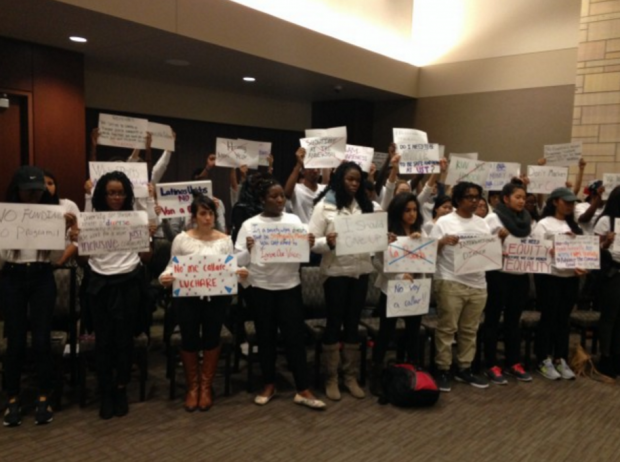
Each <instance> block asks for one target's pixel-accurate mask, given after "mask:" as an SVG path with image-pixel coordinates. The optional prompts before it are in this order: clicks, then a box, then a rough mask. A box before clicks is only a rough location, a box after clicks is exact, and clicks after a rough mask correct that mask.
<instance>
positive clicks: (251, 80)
mask: <svg viewBox="0 0 620 462" xmlns="http://www.w3.org/2000/svg"><path fill="white" fill-rule="evenodd" d="M243 80H245V81H246V82H256V79H255V78H254V77H244V78H243Z"/></svg>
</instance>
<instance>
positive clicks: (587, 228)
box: [574, 202, 605, 235]
mask: <svg viewBox="0 0 620 462" xmlns="http://www.w3.org/2000/svg"><path fill="white" fill-rule="evenodd" d="M589 208H590V204H589V203H588V202H580V203H579V204H575V212H574V215H575V221H576V222H577V224H578V225H579V226H580V227H581V229H583V234H589V235H592V234H594V223H596V219H597V218H598V217H599V216H600V214H601V213H603V209H604V208H605V207H604V206H603V207H599V208H598V209H596V211H595V212H594V215H592V219H591V220H590V221H589V222H587V223H581V222H580V221H579V217H580V216H581V215H583V214H584V213H586V210H588V209H589Z"/></svg>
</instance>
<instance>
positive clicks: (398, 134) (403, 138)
mask: <svg viewBox="0 0 620 462" xmlns="http://www.w3.org/2000/svg"><path fill="white" fill-rule="evenodd" d="M392 135H393V136H394V143H396V144H397V145H398V143H410V144H427V143H428V135H427V134H426V132H423V131H422V130H415V129H413V128H393V129H392Z"/></svg>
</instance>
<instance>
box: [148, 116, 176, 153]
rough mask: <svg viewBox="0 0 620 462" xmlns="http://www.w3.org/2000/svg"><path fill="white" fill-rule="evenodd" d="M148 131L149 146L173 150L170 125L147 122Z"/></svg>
mask: <svg viewBox="0 0 620 462" xmlns="http://www.w3.org/2000/svg"><path fill="white" fill-rule="evenodd" d="M148 131H149V133H150V134H151V147H152V148H156V149H164V150H166V151H171V152H174V133H173V132H172V127H170V125H162V124H156V123H155V122H149V123H148Z"/></svg>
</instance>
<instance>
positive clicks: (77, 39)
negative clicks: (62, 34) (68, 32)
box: [69, 35, 88, 43]
mask: <svg viewBox="0 0 620 462" xmlns="http://www.w3.org/2000/svg"><path fill="white" fill-rule="evenodd" d="M69 40H71V41H72V42H77V43H86V42H88V40H86V39H85V38H84V37H79V36H77V35H72V36H71V37H69Z"/></svg>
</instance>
